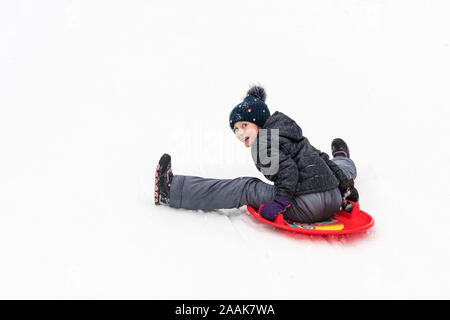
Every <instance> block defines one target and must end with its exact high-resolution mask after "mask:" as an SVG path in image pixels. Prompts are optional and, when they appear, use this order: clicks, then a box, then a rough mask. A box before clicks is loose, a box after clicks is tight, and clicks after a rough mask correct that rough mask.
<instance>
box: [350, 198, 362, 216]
mask: <svg viewBox="0 0 450 320" xmlns="http://www.w3.org/2000/svg"><path fill="white" fill-rule="evenodd" d="M347 201H348V202H350V203H351V204H353V209H352V211H350V213H348V214H350V215H351V216H353V217H354V216H356V215H358V214H359V212H360V209H359V203H356V202H353V201H350V200H347Z"/></svg>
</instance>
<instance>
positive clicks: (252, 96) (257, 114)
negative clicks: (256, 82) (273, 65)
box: [229, 86, 270, 130]
mask: <svg viewBox="0 0 450 320" xmlns="http://www.w3.org/2000/svg"><path fill="white" fill-rule="evenodd" d="M266 97H267V94H266V91H265V89H264V88H263V87H261V86H252V87H251V88H250V89H249V90H248V91H247V96H246V97H245V98H244V100H243V101H242V102H241V103H239V104H238V105H237V106H235V107H234V108H233V110H232V111H231V113H230V120H229V121H230V127H231V130H233V128H234V124H235V123H236V122H239V121H248V122H253V123H254V124H256V125H257V126H259V127H262V126H264V123H265V122H266V120H267V119H268V118H269V117H270V111H269V108H268V107H267V105H266V103H265V101H266Z"/></svg>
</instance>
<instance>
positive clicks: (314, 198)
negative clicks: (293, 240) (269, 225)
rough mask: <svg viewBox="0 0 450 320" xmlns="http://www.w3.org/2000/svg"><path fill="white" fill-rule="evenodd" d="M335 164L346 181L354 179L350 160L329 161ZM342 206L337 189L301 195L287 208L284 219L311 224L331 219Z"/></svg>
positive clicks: (337, 158)
mask: <svg viewBox="0 0 450 320" xmlns="http://www.w3.org/2000/svg"><path fill="white" fill-rule="evenodd" d="M331 161H333V162H334V163H336V164H337V165H338V166H339V167H340V168H341V169H342V171H344V174H345V175H346V176H347V178H348V179H355V178H356V175H357V172H356V166H355V163H354V162H353V160H352V159H350V158H347V157H335V158H333V159H331ZM341 204H342V196H341V192H340V191H339V189H338V188H336V189H333V190H329V191H325V192H316V193H310V194H306V195H301V196H298V197H296V198H295V201H294V203H293V204H292V207H291V208H289V209H288V210H287V211H286V213H285V217H286V218H288V219H290V220H292V221H297V222H304V223H313V222H318V221H323V220H327V219H330V218H332V217H333V216H334V215H335V214H336V213H337V212H338V211H339V208H340V206H341Z"/></svg>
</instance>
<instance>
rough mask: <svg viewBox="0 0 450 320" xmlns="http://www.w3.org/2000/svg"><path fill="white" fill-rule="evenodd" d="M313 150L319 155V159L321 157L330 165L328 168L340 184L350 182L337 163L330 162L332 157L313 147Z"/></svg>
mask: <svg viewBox="0 0 450 320" xmlns="http://www.w3.org/2000/svg"><path fill="white" fill-rule="evenodd" d="M313 149H314V150H315V151H316V152H317V153H318V154H319V157H321V158H322V159H323V160H324V161H325V163H326V164H327V165H328V167H329V168H330V169H331V171H333V173H334V175H335V176H336V178H337V179H338V180H339V184H343V183H346V182H348V180H349V179H348V178H347V176H346V175H345V173H344V171H342V169H341V168H339V166H338V165H337V164H336V163H334V162H333V161H331V160H330V157H329V156H328V154H326V153H325V152H322V151H320V150H317V149H316V148H314V147H313Z"/></svg>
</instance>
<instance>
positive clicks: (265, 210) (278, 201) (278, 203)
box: [259, 196, 291, 221]
mask: <svg viewBox="0 0 450 320" xmlns="http://www.w3.org/2000/svg"><path fill="white" fill-rule="evenodd" d="M290 206H291V204H290V202H289V201H288V200H286V199H284V198H282V197H279V196H276V197H275V199H273V200H272V201H270V202H268V203H266V204H265V205H263V206H262V208H261V209H260V212H259V214H260V215H261V216H262V217H263V218H265V219H267V220H270V221H274V220H275V217H276V216H277V215H278V214H279V213H281V212H283V211H285V210H286V209H287V208H289V207H290Z"/></svg>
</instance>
